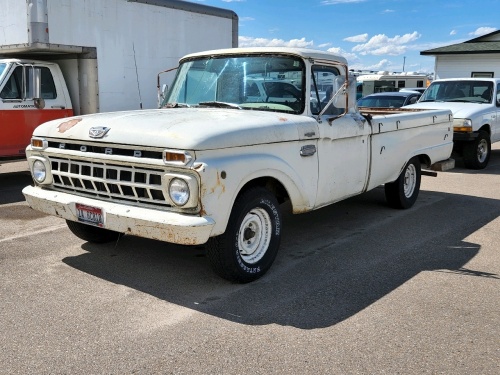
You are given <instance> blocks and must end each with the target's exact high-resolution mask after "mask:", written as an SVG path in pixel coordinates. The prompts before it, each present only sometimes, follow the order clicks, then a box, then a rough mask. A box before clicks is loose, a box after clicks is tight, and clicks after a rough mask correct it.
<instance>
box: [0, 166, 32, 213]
mask: <svg viewBox="0 0 500 375" xmlns="http://www.w3.org/2000/svg"><path fill="white" fill-rule="evenodd" d="M32 184H33V180H32V179H31V175H30V173H29V172H28V171H20V172H11V173H0V205H2V204H8V203H15V202H23V201H24V200H25V199H24V195H23V193H22V192H21V191H22V189H23V188H24V187H25V186H27V185H32Z"/></svg>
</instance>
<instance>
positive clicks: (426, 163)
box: [418, 154, 431, 168]
mask: <svg viewBox="0 0 500 375" xmlns="http://www.w3.org/2000/svg"><path fill="white" fill-rule="evenodd" d="M418 160H419V161H420V164H421V165H423V166H425V167H426V168H429V167H430V166H431V158H430V157H429V156H428V155H424V154H421V155H418Z"/></svg>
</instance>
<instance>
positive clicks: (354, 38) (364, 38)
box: [344, 34, 368, 43]
mask: <svg viewBox="0 0 500 375" xmlns="http://www.w3.org/2000/svg"><path fill="white" fill-rule="evenodd" d="M367 40H368V34H359V35H353V36H350V37H347V38H344V41H346V42H353V43H364V42H366V41H367Z"/></svg>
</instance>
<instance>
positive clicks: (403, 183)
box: [384, 157, 422, 208]
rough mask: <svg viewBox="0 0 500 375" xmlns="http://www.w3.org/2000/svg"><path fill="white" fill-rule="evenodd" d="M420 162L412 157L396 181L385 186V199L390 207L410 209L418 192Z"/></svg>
mask: <svg viewBox="0 0 500 375" xmlns="http://www.w3.org/2000/svg"><path fill="white" fill-rule="evenodd" d="M421 174H422V173H421V170H420V160H418V158H417V157H413V158H411V159H410V161H409V162H408V163H407V164H406V166H405V167H404V169H403V171H402V172H401V174H400V175H399V177H398V179H397V180H396V181H394V182H390V183H387V184H385V186H384V187H385V198H386V199H387V202H388V203H389V205H390V206H391V207H394V208H410V207H411V206H413V204H414V203H415V201H416V200H417V197H418V193H419V192H420V179H421Z"/></svg>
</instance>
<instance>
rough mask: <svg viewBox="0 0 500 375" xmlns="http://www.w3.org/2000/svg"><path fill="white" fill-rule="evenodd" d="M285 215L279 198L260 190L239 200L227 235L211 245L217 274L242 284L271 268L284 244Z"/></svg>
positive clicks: (223, 235)
mask: <svg viewBox="0 0 500 375" xmlns="http://www.w3.org/2000/svg"><path fill="white" fill-rule="evenodd" d="M281 220H282V219H281V211H280V207H279V204H278V201H277V200H276V198H275V197H274V196H273V195H272V194H271V193H270V192H269V191H268V190H266V189H264V188H261V187H257V188H252V189H249V190H247V191H245V192H243V193H242V194H241V195H240V196H239V197H238V198H237V200H236V202H235V204H234V207H233V210H232V211H231V216H230V217H229V222H228V226H227V228H226V232H225V233H223V234H221V235H219V236H217V237H213V238H211V239H210V240H209V242H208V244H207V255H208V259H209V262H210V264H211V266H212V268H213V270H214V271H215V273H216V274H218V275H219V276H221V277H222V278H224V279H226V280H229V281H233V282H239V283H247V282H250V281H254V280H256V279H258V278H259V277H261V276H262V275H264V274H265V273H266V272H267V271H268V270H269V268H270V267H271V265H272V263H273V262H274V259H275V258H276V254H277V253H278V248H279V245H280V240H281Z"/></svg>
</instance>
